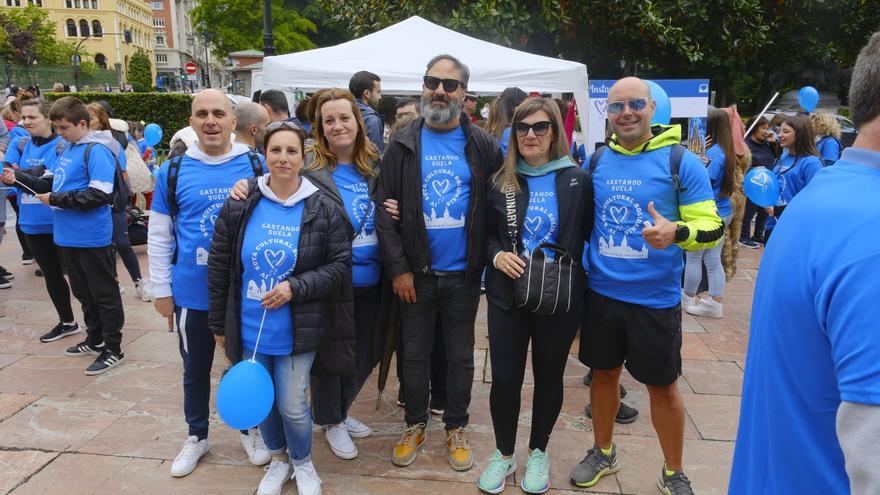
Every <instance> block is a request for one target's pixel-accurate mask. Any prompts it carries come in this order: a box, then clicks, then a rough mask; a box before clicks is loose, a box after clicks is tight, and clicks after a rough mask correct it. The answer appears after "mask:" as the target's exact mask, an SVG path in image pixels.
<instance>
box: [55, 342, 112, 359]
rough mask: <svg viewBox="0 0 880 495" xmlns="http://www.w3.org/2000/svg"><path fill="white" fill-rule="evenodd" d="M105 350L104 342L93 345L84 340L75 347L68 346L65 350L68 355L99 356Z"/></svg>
mask: <svg viewBox="0 0 880 495" xmlns="http://www.w3.org/2000/svg"><path fill="white" fill-rule="evenodd" d="M103 350H104V343H103V342H101V343H100V344H98V345H94V346H93V345H89V344H87V343H85V341H83V342H80V343H79V344H76V345H75V346H73V347H68V348H67V350H66V351H64V354H67V355H68V356H97V355H98V354H101V351H103Z"/></svg>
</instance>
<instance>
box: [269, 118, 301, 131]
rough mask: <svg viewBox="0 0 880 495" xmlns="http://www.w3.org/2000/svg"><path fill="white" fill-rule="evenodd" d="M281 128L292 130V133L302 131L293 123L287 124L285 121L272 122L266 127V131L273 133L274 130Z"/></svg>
mask: <svg viewBox="0 0 880 495" xmlns="http://www.w3.org/2000/svg"><path fill="white" fill-rule="evenodd" d="M281 128H285V129H293V130H294V131H297V130H300V131H301V130H302V127H300V126H298V125H296V124H294V123H293V122H289V121H287V120H278V121H275V122H272V123H271V124H269V125H267V126H266V131H267V132H268V131H274V130H275V129H281Z"/></svg>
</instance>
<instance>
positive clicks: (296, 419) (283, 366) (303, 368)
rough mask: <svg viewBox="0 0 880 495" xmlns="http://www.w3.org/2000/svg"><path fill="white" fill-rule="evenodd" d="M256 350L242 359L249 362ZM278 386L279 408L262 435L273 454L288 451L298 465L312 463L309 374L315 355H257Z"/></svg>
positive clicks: (248, 351)
mask: <svg viewBox="0 0 880 495" xmlns="http://www.w3.org/2000/svg"><path fill="white" fill-rule="evenodd" d="M253 353H254V350H253V349H245V350H244V352H243V353H242V357H244V358H245V359H249V358H250V356H251V355H253ZM255 359H256V361H257V362H258V363H260V364H262V365H263V366H264V367H265V368H266V371H268V372H269V376H271V377H272V382H273V383H274V384H275V404H273V405H272V410H271V411H269V416H267V417H266V419H265V420H264V421H263V422H262V423H260V433H261V434H262V435H263V441H264V442H266V448H268V450H269V452H271V453H272V454H280V453H282V452H284V450H285V448H286V449H287V455H289V456H290V458H291V459H293V460H294V461H301V460H303V459H308V458H309V456H310V455H311V453H312V412H311V411H310V410H309V399H308V395H307V393H308V391H309V372H310V371H311V370H312V363H313V362H314V361H315V353H314V352H306V353H303V354H295V355H293V356H290V355H286V356H269V355H266V354H260V353H257V355H256V358H255Z"/></svg>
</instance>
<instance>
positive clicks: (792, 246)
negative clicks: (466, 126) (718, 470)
mask: <svg viewBox="0 0 880 495" xmlns="http://www.w3.org/2000/svg"><path fill="white" fill-rule="evenodd" d="M878 77H880V33H875V34H874V35H873V36H872V37H871V39H870V41H869V42H868V44H867V46H865V47H864V48H863V49H862V52H861V54H860V55H859V57H858V59H857V60H856V64H855V67H854V68H853V72H852V83H851V85H850V90H849V102H850V108H851V109H852V120H853V122H854V123H855V125H856V128H858V130H859V135H858V137H857V138H856V140H855V143H854V144H853V146H852V147H850V148H847V149H845V150H844V151H843V155H842V156H841V158H840V160H839V161H838V162H837V163H835V165H834V166H833V167H827V168H825V169H822V170H820V171H819V172H817V173H816V176H815V178H814V179H813V181H812V182H810V184H809V185H808V186H807V187H806V188H804V189H803V190H802V191H801V192H800V193H799V194H798V195H797V197H795V198H794V200H792V201H791V203H790V204H789V205H788V208H787V209H786V210H785V219H783V220H782V221H780V222H779V226H778V227H777V228H776V229H775V232H774V234H773V242H772V243H770V244H768V245H767V250H766V251H765V253H764V258H763V260H761V266H760V269H759V270H758V280H757V283H756V284H755V296H754V305H753V306H752V319H751V325H750V332H749V348H748V354H747V355H748V359H747V361H746V366H745V376H744V378H743V389H742V404H741V407H740V415H739V428H738V430H737V435H736V447H735V450H734V454H733V467H732V469H731V473H730V484H729V489H728V492H729V493H730V494H731V495H739V494H744V493H748V494H750V495H765V494H766V495H775V494H780V493H821V494H824V495H846V494H851V493H852V494H875V493H880V470H878V469H877V459H878V458H880V448H878V443H877V439H878V438H880V379H878V377H880V339H878V338H877V329H878V324H877V322H878V321H880V305H878V304H877V281H878V280H880V248H878V244H880V236H878V235H877V231H876V227H875V226H876V225H878V224H880V208H877V193H878V191H880V93H878V92H877V80H878Z"/></svg>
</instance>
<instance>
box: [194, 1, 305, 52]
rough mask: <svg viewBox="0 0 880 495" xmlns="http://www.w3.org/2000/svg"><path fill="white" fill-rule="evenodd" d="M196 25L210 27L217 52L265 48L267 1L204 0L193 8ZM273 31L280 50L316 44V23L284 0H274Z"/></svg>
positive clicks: (295, 49) (292, 49)
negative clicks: (264, 15) (312, 39)
mask: <svg viewBox="0 0 880 495" xmlns="http://www.w3.org/2000/svg"><path fill="white" fill-rule="evenodd" d="M191 15H192V20H193V23H194V25H197V26H207V28H206V31H210V33H211V35H212V40H213V43H214V46H215V48H216V51H217V54H218V55H220V56H221V57H225V56H227V55H229V53H230V52H234V51H238V50H247V49H261V48H262V47H263V36H262V29H255V28H256V27H257V26H262V25H263V2H261V1H260V0H201V1H200V2H199V5H198V6H197V7H196V8H194V9H193V10H192V14H191ZM272 25H273V29H272V31H273V32H272V34H273V36H274V38H275V49H276V50H277V51H278V53H291V52H298V51H302V50H308V49H311V48H314V47H315V44H314V43H312V41H311V40H310V39H309V36H310V35H311V34H312V33H314V32H315V24H314V23H313V22H312V21H310V20H308V19H306V18H305V17H303V16H302V15H300V13H299V12H298V10H296V9H293V8H288V7H285V5H284V2H283V0H272Z"/></svg>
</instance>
